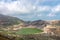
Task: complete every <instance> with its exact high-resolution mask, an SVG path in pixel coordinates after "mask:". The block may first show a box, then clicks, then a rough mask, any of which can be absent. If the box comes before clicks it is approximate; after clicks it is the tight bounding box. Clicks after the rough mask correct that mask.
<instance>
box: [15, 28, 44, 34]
mask: <svg viewBox="0 0 60 40" xmlns="http://www.w3.org/2000/svg"><path fill="white" fill-rule="evenodd" d="M40 32H43V31H42V30H40V29H37V28H22V29H20V30H19V31H17V32H16V34H35V33H40Z"/></svg>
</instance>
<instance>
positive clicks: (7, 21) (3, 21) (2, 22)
mask: <svg viewBox="0 0 60 40" xmlns="http://www.w3.org/2000/svg"><path fill="white" fill-rule="evenodd" d="M20 23H24V26H25V27H28V26H31V25H32V26H35V27H38V28H39V27H41V28H42V27H45V26H46V25H47V24H50V25H53V24H55V25H60V21H59V20H55V21H53V20H51V21H45V20H35V21H24V20H21V19H19V18H16V17H11V16H7V15H2V14H0V27H1V26H2V27H5V26H12V25H17V24H20Z"/></svg>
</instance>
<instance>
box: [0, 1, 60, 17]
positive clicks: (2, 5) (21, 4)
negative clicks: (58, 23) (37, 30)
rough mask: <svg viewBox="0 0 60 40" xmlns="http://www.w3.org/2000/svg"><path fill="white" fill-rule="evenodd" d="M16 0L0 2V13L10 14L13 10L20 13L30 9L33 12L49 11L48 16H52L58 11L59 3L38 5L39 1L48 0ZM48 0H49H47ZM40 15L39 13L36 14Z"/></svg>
mask: <svg viewBox="0 0 60 40" xmlns="http://www.w3.org/2000/svg"><path fill="white" fill-rule="evenodd" d="M34 1H35V2H33V1H32V0H30V1H29V0H17V1H13V2H10V3H9V2H7V3H6V2H3V1H2V2H0V13H3V14H10V13H11V14H12V13H15V12H20V13H30V12H32V11H34V12H44V11H50V13H49V14H48V16H49V17H54V16H55V13H57V12H60V5H56V6H54V7H51V6H48V5H47V6H41V5H40V6H39V5H38V4H39V3H40V2H44V1H48V0H34ZM49 1H50V0H49ZM51 1H52V0H51ZM38 16H41V15H38Z"/></svg>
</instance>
